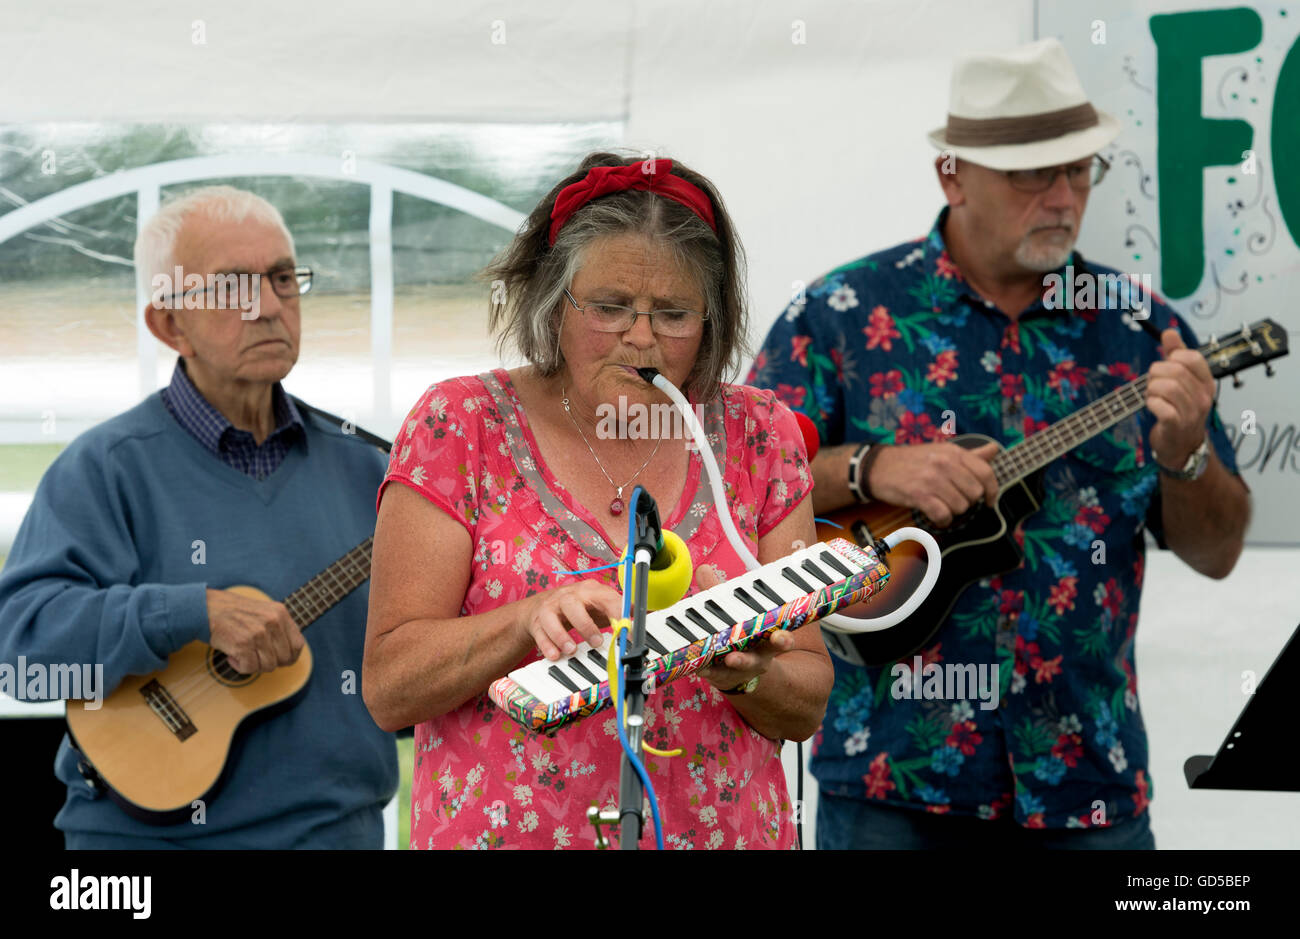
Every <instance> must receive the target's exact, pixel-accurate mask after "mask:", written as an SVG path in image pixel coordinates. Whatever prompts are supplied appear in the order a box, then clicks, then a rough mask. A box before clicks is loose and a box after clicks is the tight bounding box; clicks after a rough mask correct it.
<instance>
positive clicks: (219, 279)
mask: <svg viewBox="0 0 1300 939" xmlns="http://www.w3.org/2000/svg"><path fill="white" fill-rule="evenodd" d="M254 276H256V279H255V280H253V282H252V283H251V284H250V285H249V287H250V289H249V290H242V291H241V289H240V278H241V277H248V278H250V279H252V278H253V277H254ZM311 276H312V275H311V268H310V267H278V268H276V269H275V270H273V271H263V272H262V273H261V274H258V275H253V274H209V275H208V276H207V278H206V280H207V281H208V284H207V286H206V287H195V288H194V289H193V290H187V291H185V292H184V293H180V294H176V295H175V296H173V297H172V303H173V304H176V305H181V306H183V305H184V301H185V300H186V299H187V298H189V297H195V296H200V295H202V296H203V299H204V304H205V305H206V306H207V307H208V308H214V307H215V308H217V309H238V308H240V307H242V306H243V305H244V303H243V302H241V300H240V295H241V293H242V294H243V296H244V297H245V298H247V299H248V300H256V299H257V298H258V297H259V296H260V295H261V292H262V278H263V277H265V278H267V279H268V280H269V281H270V282H271V290H272V291H273V292H274V293H275V295H276V296H277V297H279V298H281V299H282V300H288V299H290V298H292V297H300V296H302V295H303V294H305V293H307V292H308V291H310V290H311Z"/></svg>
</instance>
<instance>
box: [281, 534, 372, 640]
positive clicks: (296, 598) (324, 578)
mask: <svg viewBox="0 0 1300 939" xmlns="http://www.w3.org/2000/svg"><path fill="white" fill-rule="evenodd" d="M373 544H374V538H367V539H366V540H365V541H363V542H361V544H359V545H357V546H356V547H355V548H353V549H352V550H351V551H349V552H348V553H347V554H345V555H343V557H341V558H339V559H338V560H337V561H335V562H334V563H333V564H331V565H330V566H329V567H327V568H325V570H323V571H321V572H320V573H319V574H317V575H316V576H315V577H313V578H312V579H311V580H309V581H307V583H305V584H303V585H302V586H301V587H299V588H298V589H297V590H295V591H294V592H293V593H291V594H289V596H287V597H285V598H284V605H285V608H286V609H288V611H289V615H290V616H291V617H293V621H294V622H295V623H297V624H298V628H299V629H306V628H307V625H308V624H309V623H312V622H314V621H315V620H317V619H319V618H320V617H321V616H322V615H324V613H325V611H326V610H328V609H329V608H330V607H332V606H334V604H336V603H338V602H339V601H340V600H342V599H343V598H344V597H346V596H347V595H348V594H349V593H351V592H352V591H353V590H356V589H357V588H358V587H360V586H361V585H362V584H363V583H365V582H366V579H367V578H368V577H369V576H370V548H371V546H372V545H373Z"/></svg>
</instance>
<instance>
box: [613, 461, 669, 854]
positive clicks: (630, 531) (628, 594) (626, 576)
mask: <svg viewBox="0 0 1300 939" xmlns="http://www.w3.org/2000/svg"><path fill="white" fill-rule="evenodd" d="M640 493H641V487H640V486H637V487H636V488H635V489H633V490H632V500H631V504H630V505H629V506H628V510H627V558H626V561H625V566H624V568H623V618H624V619H630V618H631V615H632V564H633V563H634V562H633V560H632V544H633V542H634V540H635V539H636V503H637V496H638V495H640ZM626 652H627V633H626V632H623V633H622V634H620V635H619V637H618V670H619V683H618V684H619V691H620V692H622V693H620V694H619V696H618V701H617V702H616V703H615V705H616V707H617V708H618V717H617V719H616V720H615V722H614V723H615V725H616V726H617V727H618V742H619V743H621V744H622V745H623V752H624V753H626V754H627V758H628V759H629V760H630V761H631V763H632V768H633V769H634V770H636V774H637V775H638V776H640V777H641V785H643V786H645V791H646V794H647V795H648V796H649V797H650V815H651V817H652V818H653V819H654V825H655V846H656V847H657V848H658V849H659V850H660V851H662V850H663V849H664V830H663V825H662V823H661V822H660V821H659V799H658V797H657V796H656V795H655V787H654V783H652V782H650V774H649V773H647V772H646V768H645V766H644V765H642V763H641V759H640V757H639V756H638V754H636V753H634V752H633V750H632V743H631V741H629V740H628V738H627V732H626V730H625V729H624V727H623V698H624V696H625V693H626V691H627V673H626V671H624V667H623V656H624V654H626Z"/></svg>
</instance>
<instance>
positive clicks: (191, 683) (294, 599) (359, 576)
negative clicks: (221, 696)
mask: <svg viewBox="0 0 1300 939" xmlns="http://www.w3.org/2000/svg"><path fill="white" fill-rule="evenodd" d="M342 563H343V560H342V559H341V560H340V561H337V562H335V565H331V566H332V567H334V566H337V565H340V564H342ZM324 573H325V572H322V574H324ZM351 574H352V577H353V578H355V579H356V583H355V585H354V586H353V587H352V589H356V587H358V586H360V585H361V584H362V583H364V582H365V579H366V577H368V576H369V573H368V569H364V568H358V569H357V570H356V571H354V572H351ZM318 588H319V589H328V585H327V584H326V583H325V582H324V581H323V580H322V575H321V574H318V575H317V576H316V577H313V578H312V579H311V580H309V581H308V582H307V583H306V584H304V585H303V586H302V587H300V588H298V590H296V591H294V592H293V593H292V594H290V595H289V596H288V597H286V598H285V606H286V608H288V609H289V610H290V616H291V617H292V618H293V619H294V622H295V623H297V624H298V627H299V629H300V630H302V629H306V627H307V626H309V625H311V623H313V622H315V620H316V619H318V618H319V617H320V616H321V615H323V614H324V612H325V611H326V610H328V609H329V608H330V607H331V606H333V605H334V603H337V600H334V603H331V604H329V605H328V606H323V607H321V605H320V604H319V602H318V600H317V599H316V590H317V589H318ZM348 592H351V591H350V590H349V591H348ZM326 595H327V596H329V594H328V593H327V594H326ZM343 596H346V594H344V595H343ZM338 599H342V596H340V597H339V598H338ZM295 607H297V608H298V609H294V608H295ZM318 607H320V608H319V609H317V608H318ZM299 611H301V613H299ZM295 613H299V615H295ZM208 662H209V656H208V655H204V657H203V663H202V665H200V666H198V667H196V668H194V669H191V670H190V671H188V672H186V673H184V674H182V675H180V676H178V677H177V678H176V680H175V681H173V682H169V684H168V685H167V686H166V688H167V691H168V692H169V693H170V694H171V695H172V698H173V699H174V700H175V701H176V703H177V704H178V705H180V706H181V707H182V709H184V708H185V707H186V706H190V707H193V706H195V705H196V704H198V703H199V702H200V701H202V700H203V699H204V698H205V697H207V696H208V695H209V694H211V693H212V692H214V691H216V690H217V689H218V688H222V687H226V686H225V685H224V684H223V683H222V682H220V681H217V680H214V679H213V678H212V677H211V675H210V674H209V667H208ZM228 663H229V660H228V659H226V660H225V664H228ZM230 668H231V670H232V671H234V667H233V666H230ZM236 674H243V673H238V672H237V673H236ZM253 674H257V673H253ZM196 688H197V691H196V690H195V689H196Z"/></svg>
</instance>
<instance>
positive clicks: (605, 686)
mask: <svg viewBox="0 0 1300 939" xmlns="http://www.w3.org/2000/svg"><path fill="white" fill-rule="evenodd" d="M824 547H827V548H829V549H830V550H831V551H833V552H835V553H836V554H837V555H840V556H841V557H842V558H847V559H849V560H851V561H853V562H854V564H855V565H856V566H857V567H859V568H860V571H859V573H856V574H853V575H851V576H849V577H846V578H845V579H844V580H842V581H839V582H836V583H833V584H830V585H829V586H823V587H819V588H818V589H817V590H815V591H813V592H812V593H810V594H806V595H805V596H802V597H799V598H797V599H795V600H793V601H791V602H790V603H786V604H785V605H783V606H779V607H775V608H773V609H770V610H768V611H767V612H766V613H765V614H763V615H761V616H759V615H755V616H754V617H753V618H751V619H747V620H744V621H742V622H739V623H736V624H735V625H733V626H731V627H729V628H724V629H722V630H720V631H719V632H717V633H715V634H714V635H712V636H709V637H707V638H704V639H700V640H698V641H696V642H693V643H691V644H690V645H687V646H685V647H684V648H681V649H677V650H676V651H673V652H670V653H668V655H666V656H663V657H661V658H660V659H658V660H657V663H658V664H657V667H656V669H655V671H654V684H655V686H656V687H657V686H658V685H663V684H667V683H668V682H670V681H674V680H676V679H678V678H681V677H682V676H683V675H690V674H692V673H693V672H696V671H698V670H700V669H702V668H706V667H707V666H708V664H709V663H710V662H711V661H713V659H714V658H716V657H717V656H719V655H726V654H727V653H728V652H734V651H736V650H740V649H744V648H746V647H747V646H748V645H750V643H753V642H755V641H757V640H758V639H760V638H761V637H763V636H765V635H767V634H769V633H772V632H775V631H776V630H778V629H798V628H799V627H800V626H802V625H804V624H805V623H811V622H813V621H814V620H818V619H820V618H822V617H823V616H826V615H827V614H829V613H833V612H835V611H836V610H838V609H841V608H843V607H846V606H851V605H853V604H855V603H860V602H862V601H863V600H866V599H869V598H870V597H873V596H875V595H876V593H878V592H879V591H880V590H881V589H882V588H883V587H884V586H885V585H886V584H887V583H888V581H889V568H887V567H886V566H885V565H884V563H883V562H882V561H881V560H880V559H879V558H878V557H877V556H876V554H875V552H874V551H872V550H871V549H870V548H860V547H858V546H857V545H855V544H853V543H851V542H849V541H846V540H844V539H843V538H836V539H834V540H832V541H829V542H827V543H826V544H825V545H824ZM773 563H774V564H780V563H781V562H780V561H777V562H773ZM769 566H773V565H764V568H766V567H769ZM760 570H761V569H760ZM689 599H690V598H687V599H686V600H683V601H680V603H678V604H674V606H673V607H670V608H669V609H668V611H667V612H669V613H671V612H672V611H673V610H675V609H676V608H677V607H678V606H681V605H682V604H685V603H688V602H689ZM511 674H514V672H512V673H511ZM488 696H489V697H490V698H491V699H492V701H493V702H494V703H495V704H496V705H497V706H498V707H500V708H501V709H503V710H504V711H505V712H506V713H507V714H509V715H510V716H511V717H512V718H513V719H514V720H516V721H518V722H519V723H520V724H522V725H523V726H524V727H526V728H527V729H529V730H532V731H536V732H538V733H552V732H553V731H555V730H557V729H559V728H560V727H563V726H564V725H565V724H569V723H572V722H573V721H576V720H580V719H581V718H584V717H586V716H587V715H589V714H594V713H595V712H596V711H599V710H601V709H602V708H605V707H607V706H609V705H610V704H611V701H610V696H609V682H608V681H607V680H606V681H602V682H601V683H600V684H599V685H595V686H592V687H589V688H584V689H582V690H580V691H578V692H576V693H574V694H572V695H569V696H567V697H565V698H563V699H561V700H559V701H555V702H553V703H551V704H549V705H548V704H547V703H546V702H544V701H541V700H539V699H538V698H537V697H536V696H534V695H533V694H531V693H529V692H528V691H525V690H524V689H523V688H522V687H520V686H519V684H518V683H517V682H516V681H515V680H514V679H512V678H511V677H510V676H509V675H507V676H506V677H504V678H498V679H497V680H496V681H494V682H493V683H492V685H491V687H489V689H488Z"/></svg>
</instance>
